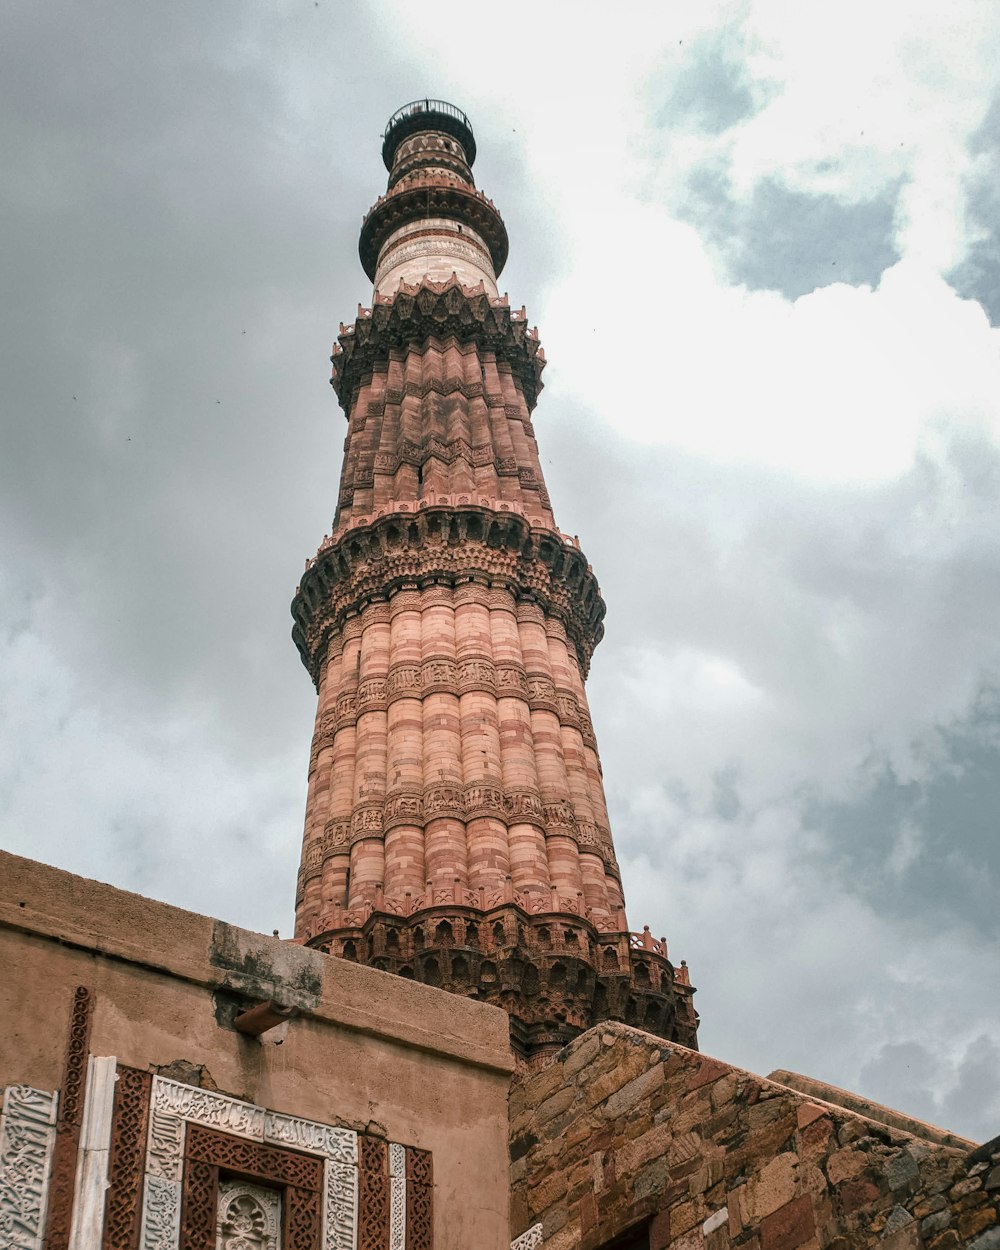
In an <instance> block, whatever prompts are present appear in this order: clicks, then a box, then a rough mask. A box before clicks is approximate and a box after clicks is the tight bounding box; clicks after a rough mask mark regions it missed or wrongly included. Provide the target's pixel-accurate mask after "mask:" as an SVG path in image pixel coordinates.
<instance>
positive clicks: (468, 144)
mask: <svg viewBox="0 0 1000 1250" xmlns="http://www.w3.org/2000/svg"><path fill="white" fill-rule="evenodd" d="M424 118H427V120H428V122H430V123H431V124H432V125H433V126H434V127H435V128H437V129H441V130H445V131H447V132H448V133H449V134H452V135H454V136H455V138H456V139H458V141H459V142H460V143H461V144H462V146H463V147H464V148H465V156H466V159H467V160H468V162H469V164H470V165H471V164H472V163H473V161H474V160H475V159H476V140H475V136H474V135H473V133H472V122H470V121H469V119H468V117H467V116H466V114H465V113H463V112H462V110H461V109H460V108H457V107H456V106H455V105H454V104H449V103H448V101H447V100H434V99H432V98H431V97H430V96H425V97H424V98H423V99H422V100H411V101H410V102H409V104H404V105H403V107H402V108H398V109H396V111H395V113H393V115H392V116H391V117H390V118H389V120H388V121H387V122H386V124H385V130H384V131H383V133H382V159H383V161H384V162H385V166H386V168H387V169H390V168H391V167H392V158H393V154H394V153H395V150H396V147H397V145H398V144H399V143H400V141H401V140H402V139H404V138H405V137H406V136H407V135H411V134H413V133H414V132H415V131H417V130H419V129H420V128H421V122H422V121H423V120H424Z"/></svg>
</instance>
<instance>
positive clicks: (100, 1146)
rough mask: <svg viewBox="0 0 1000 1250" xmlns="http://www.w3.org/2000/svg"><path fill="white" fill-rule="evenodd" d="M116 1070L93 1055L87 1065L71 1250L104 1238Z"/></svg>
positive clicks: (87, 1247) (89, 1249)
mask: <svg viewBox="0 0 1000 1250" xmlns="http://www.w3.org/2000/svg"><path fill="white" fill-rule="evenodd" d="M116 1069H117V1063H116V1061H115V1060H114V1059H111V1058H102V1059H99V1058H95V1057H94V1056H91V1057H90V1060H89V1062H88V1065H87V1099H86V1103H85V1104H84V1108H83V1124H82V1125H81V1128H80V1158H79V1164H78V1167H77V1182H76V1198H75V1201H74V1203H73V1221H72V1224H71V1225H70V1238H69V1246H70V1250H93V1247H95V1246H99V1245H101V1243H102V1241H103V1239H104V1214H105V1193H106V1191H107V1188H108V1163H109V1160H110V1156H111V1123H112V1117H113V1110H114V1098H115V1081H116V1079H117V1072H116Z"/></svg>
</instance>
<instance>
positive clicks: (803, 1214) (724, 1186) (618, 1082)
mask: <svg viewBox="0 0 1000 1250" xmlns="http://www.w3.org/2000/svg"><path fill="white" fill-rule="evenodd" d="M823 1088H828V1087H823ZM831 1092H833V1091H831ZM870 1110H871V1112H872V1115H871V1116H865V1115H862V1114H859V1113H858V1112H857V1111H851V1110H848V1109H845V1108H843V1107H840V1106H836V1105H834V1103H833V1102H829V1101H825V1100H821V1099H819V1098H815V1097H810V1096H807V1095H804V1094H802V1093H799V1092H797V1091H795V1090H792V1089H790V1088H788V1087H787V1086H784V1085H781V1084H778V1083H777V1082H774V1081H770V1080H767V1079H765V1078H762V1077H757V1076H753V1075H751V1074H750V1073H748V1072H743V1071H741V1070H740V1069H738V1068H733V1067H730V1066H729V1065H727V1064H724V1063H720V1062H719V1061H718V1060H715V1059H710V1058H708V1057H707V1056H704V1055H700V1054H698V1053H696V1052H694V1051H691V1050H687V1049H686V1048H684V1047H681V1046H677V1045H672V1044H667V1043H664V1042H661V1041H659V1040H658V1039H656V1038H654V1037H652V1036H650V1035H649V1034H645V1033H641V1032H638V1031H637V1030H635V1029H631V1028H628V1027H626V1026H625V1025H621V1024H615V1023H608V1024H604V1025H600V1026H598V1027H597V1028H594V1029H592V1030H590V1031H589V1032H588V1033H585V1034H584V1035H583V1036H582V1037H580V1038H578V1039H577V1040H576V1041H574V1042H573V1043H572V1044H571V1045H570V1046H567V1047H566V1048H565V1049H564V1050H562V1051H560V1052H559V1053H558V1055H557V1057H556V1059H555V1061H554V1062H553V1063H552V1064H551V1065H550V1066H549V1067H547V1068H545V1069H543V1070H542V1071H541V1072H538V1073H536V1074H534V1075H530V1076H527V1077H526V1078H523V1079H519V1080H518V1081H516V1082H515V1085H514V1087H513V1089H512V1093H511V1160H512V1173H511V1176H512V1191H511V1233H512V1234H513V1235H515V1238H516V1240H515V1245H518V1246H523V1247H529V1246H543V1247H544V1248H545V1250H569V1247H573V1248H574V1250H595V1248H596V1247H604V1246H608V1245H610V1244H611V1243H615V1245H616V1246H617V1244H618V1239H619V1238H624V1240H623V1241H622V1243H621V1244H622V1246H623V1248H624V1247H625V1246H627V1247H628V1248H629V1250H632V1247H633V1245H634V1246H635V1247H636V1248H638V1247H646V1246H647V1245H648V1247H649V1250H666V1248H667V1247H671V1250H699V1248H700V1247H706V1248H707V1250H725V1248H726V1247H729V1246H741V1247H746V1248H747V1250H796V1248H797V1247H803V1248H806V1250H819V1248H822V1250H849V1248H852V1247H861V1246H875V1245H879V1246H883V1247H885V1250H917V1248H918V1247H926V1250H952V1248H953V1247H968V1250H1000V1214H998V1212H1000V1139H998V1140H996V1141H994V1142H992V1143H989V1144H987V1146H984V1147H979V1148H977V1149H973V1147H972V1143H969V1142H964V1143H963V1142H962V1141H961V1139H957V1138H955V1137H953V1136H951V1135H949V1134H945V1133H942V1132H941V1131H939V1130H935V1129H933V1128H932V1127H930V1126H921V1125H919V1124H917V1123H916V1122H912V1121H911V1122H910V1123H911V1124H912V1125H913V1127H914V1128H915V1129H917V1130H919V1133H917V1132H905V1131H903V1130H902V1129H900V1128H897V1127H890V1126H889V1125H887V1124H885V1123H881V1122H879V1119H878V1118H877V1117H878V1115H879V1112H880V1110H881V1109H879V1108H876V1107H874V1106H870ZM630 1232H634V1234H635V1240H634V1241H633V1240H630V1239H629V1237H628V1234H629V1233H630Z"/></svg>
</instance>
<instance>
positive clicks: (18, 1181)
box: [0, 1085, 59, 1250]
mask: <svg viewBox="0 0 1000 1250" xmlns="http://www.w3.org/2000/svg"><path fill="white" fill-rule="evenodd" d="M58 1105H59V1100H58V1096H57V1095H56V1094H54V1093H49V1092H48V1091H47V1090H41V1089H32V1088H31V1086H29V1085H10V1086H8V1087H7V1089H6V1090H4V1095H3V1110H2V1113H0V1244H2V1245H3V1246H5V1247H7V1246H9V1247H10V1250H42V1237H43V1235H44V1232H45V1206H46V1198H47V1196H48V1185H49V1172H50V1168H51V1166H52V1152H53V1150H54V1148H55V1142H56V1112H57V1110H58Z"/></svg>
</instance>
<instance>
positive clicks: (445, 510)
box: [292, 100, 697, 1059]
mask: <svg viewBox="0 0 1000 1250" xmlns="http://www.w3.org/2000/svg"><path fill="white" fill-rule="evenodd" d="M475 155H476V146H475V140H474V138H473V134H472V129H471V127H470V125H469V121H468V118H466V116H465V114H464V113H462V112H460V111H459V110H458V109H456V108H454V107H453V106H452V105H450V104H446V103H444V102H443V101H440V100H419V101H416V102H414V103H413V104H409V105H407V106H406V107H405V108H402V109H400V110H399V111H398V112H397V113H396V114H394V116H393V117H392V118H391V119H390V121H389V124H388V126H387V127H386V133H385V139H384V142H383V145H382V156H383V159H384V161H385V164H386V167H387V168H388V170H389V187H388V190H387V192H386V194H385V195H384V196H382V197H380V198H379V200H378V201H377V202H376V204H375V206H374V207H373V208H372V209H371V211H370V212H369V213H368V215H367V216H366V217H365V219H364V223H363V225H362V227H361V245H360V250H361V261H362V264H363V265H364V268H365V272H366V273H367V274H368V276H369V277H370V278H371V279H372V281H373V282H374V284H375V290H374V295H373V298H372V307H371V308H370V309H361V308H359V310H358V318H357V321H356V322H355V323H354V324H353V325H351V326H343V325H342V326H341V328H340V335H339V338H338V342H337V344H336V346H335V347H334V354H333V379H332V381H333V386H334V389H335V391H336V393H337V397H338V399H339V400H340V402H341V404H342V405H343V408H344V411H345V412H346V413H347V418H348V432H347V440H346V443H345V450H344V465H343V471H342V474H341V481H340V495H339V498H338V501H337V515H336V519H335V520H334V523H333V532H332V534H331V535H330V536H329V537H328V538H326V539H324V541H323V544H322V546H321V547H320V550H319V553H318V554H317V556H316V557H315V559H313V560H310V561H309V563H308V565H307V568H306V573H305V575H304V577H303V578H302V583H301V585H300V587H299V589H298V592H297V593H296V596H295V600H294V602H293V604H292V614H293V616H294V618H295V628H294V630H293V637H294V639H295V643H296V645H297V646H298V648H299V651H300V653H301V655H302V659H303V662H304V663H305V665H306V667H307V668H308V669H309V672H310V673H311V674H312V678H313V681H314V682H315V683H316V688H317V690H318V692H319V708H318V711H317V715H316V732H315V736H314V738H313V747H312V754H311V757H310V763H309V796H308V801H307V808H306V825H305V837H304V841H303V849H302V867H301V870H300V874H299V890H298V897H297V902H296V933H297V936H298V937H299V939H300V940H305V941H307V942H308V944H309V945H310V946H314V947H317V948H319V949H320V950H324V951H329V952H331V953H332V954H335V955H341V956H344V957H346V958H348V959H355V960H359V961H361V962H364V963H368V964H371V965H372V966H374V967H378V968H384V969H386V970H388V971H391V972H396V973H399V974H400V975H402V976H408V977H413V978H415V979H417V980H419V981H425V982H428V983H430V984H432V985H439V986H442V987H444V988H446V989H450V990H453V991H454V992H456V993H459V994H465V995H470V996H473V997H478V998H483V999H487V1000H489V1001H492V1002H496V1003H498V1004H499V1005H500V1006H502V1007H504V1008H506V1010H507V1011H508V1012H509V1013H510V1016H511V1036H512V1040H513V1042H514V1045H515V1047H516V1048H517V1050H518V1052H519V1053H520V1054H521V1055H522V1056H524V1057H525V1058H528V1059H531V1058H533V1057H535V1056H538V1055H540V1054H542V1053H544V1052H545V1051H546V1050H550V1049H552V1048H553V1047H556V1046H561V1045H563V1044H564V1043H565V1042H566V1041H568V1040H569V1039H570V1038H571V1037H573V1036H575V1035H576V1034H577V1033H578V1032H580V1031H581V1030H582V1029H585V1028H588V1027H589V1026H590V1025H592V1024H594V1023H596V1022H597V1021H599V1020H601V1019H607V1018H615V1019H622V1020H626V1021H627V1022H629V1023H631V1024H636V1025H639V1026H641V1027H643V1028H646V1029H648V1030H650V1031H651V1032H654V1033H657V1034H659V1035H660V1036H663V1037H667V1038H672V1039H674V1040H677V1041H680V1042H683V1043H684V1044H686V1045H689V1046H694V1045H695V1044H696V1040H695V1030H696V1023H697V1018H696V1016H695V1013H694V1008H693V1005H692V1001H691V995H692V994H693V990H692V988H691V986H690V984H689V983H688V978H687V969H686V968H684V967H682V968H680V969H678V970H676V971H675V969H674V968H673V967H672V965H671V964H670V963H669V961H668V959H667V952H666V946H665V944H664V943H663V942H662V941H656V940H654V939H653V938H651V937H650V935H649V932H648V929H647V930H646V931H644V932H643V933H642V934H634V933H630V932H629V929H628V925H627V922H626V919H625V910H624V904H623V899H622V892H621V885H620V880H619V872H618V865H617V863H616V861H615V853H614V847H613V844H612V841H611V831H610V829H609V826H608V814H607V807H606V804H605V799H604V789H603V785H602V781H601V766H600V763H599V762H598V757H597V743H596V740H595V737H594V730H593V727H592V725H591V722H590V714H589V711H588V708H587V697H586V694H585V692H584V685H583V683H584V678H585V676H586V674H587V669H588V666H589V663H590V657H591V654H592V652H593V649H594V647H595V646H596V645H597V643H598V642H599V641H600V638H601V635H602V633H603V625H602V623H601V622H602V618H603V616H604V603H603V600H602V599H601V595H600V592H599V590H598V587H597V582H596V580H595V578H594V575H593V573H592V572H591V569H590V566H589V565H588V564H587V561H586V559H585V557H584V556H583V554H582V553H581V551H580V548H579V543H578V542H577V541H576V540H575V539H572V538H569V537H568V536H567V535H565V534H563V533H562V532H561V531H560V530H559V529H557V527H556V524H555V521H554V519H553V516H552V510H551V506H550V504H549V497H548V494H547V492H546V490H545V483H544V481H543V477H542V470H541V465H540V463H539V459H538V449H537V446H536V443H535V434H534V430H533V428H532V424H531V412H532V409H533V408H534V406H535V402H536V399H537V397H538V393H539V391H540V390H541V380H540V378H541V372H542V368H543V366H544V363H545V359H544V354H543V352H542V349H541V347H540V346H539V342H538V334H537V331H535V330H531V329H529V328H528V324H527V322H526V320H525V314H524V309H523V308H522V309H521V310H520V311H516V310H513V309H511V308H510V306H509V304H508V301H507V298H506V296H499V295H498V293H497V286H496V278H497V275H498V274H499V273H500V271H501V269H502V268H503V264H504V261H505V260H506V257H507V232H506V230H505V228H504V224H503V221H502V220H501V218H500V214H499V213H498V212H497V210H496V208H494V206H493V202H492V201H491V200H488V199H487V198H486V197H485V196H484V195H483V194H482V192H480V191H477V190H476V188H475V183H474V182H473V178H472V170H471V166H472V164H473V161H474V160H475Z"/></svg>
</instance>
